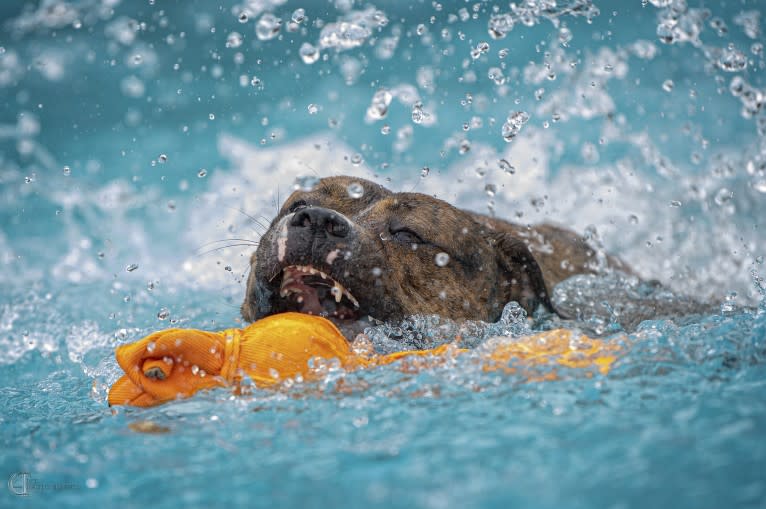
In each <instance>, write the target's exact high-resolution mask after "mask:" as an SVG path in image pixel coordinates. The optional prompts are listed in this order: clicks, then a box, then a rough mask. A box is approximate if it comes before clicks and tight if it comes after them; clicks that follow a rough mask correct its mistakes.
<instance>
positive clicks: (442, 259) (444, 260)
mask: <svg viewBox="0 0 766 509" xmlns="http://www.w3.org/2000/svg"><path fill="white" fill-rule="evenodd" d="M434 263H436V265H438V266H439V267H444V266H446V265H447V264H448V263H449V255H448V254H447V253H445V252H443V251H442V252H440V253H436V256H434Z"/></svg>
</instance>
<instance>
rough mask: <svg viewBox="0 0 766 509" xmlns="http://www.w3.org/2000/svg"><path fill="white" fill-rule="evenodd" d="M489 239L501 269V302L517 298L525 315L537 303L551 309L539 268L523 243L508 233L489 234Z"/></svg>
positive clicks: (533, 308) (528, 313) (530, 311)
mask: <svg viewBox="0 0 766 509" xmlns="http://www.w3.org/2000/svg"><path fill="white" fill-rule="evenodd" d="M491 242H492V245H493V247H494V248H495V254H496V257H497V263H498V265H499V267H500V270H501V278H500V281H498V284H499V286H500V289H499V290H500V291H499V295H501V296H502V298H503V299H505V303H507V302H510V301H516V302H518V303H519V304H520V305H521V307H523V308H524V310H525V311H526V312H527V315H528V316H531V315H532V313H533V312H534V311H535V310H536V309H537V307H538V306H539V305H543V306H545V308H546V309H548V310H549V311H553V310H554V309H553V305H552V304H551V300H550V297H549V295H548V290H547V289H546V287H545V280H544V279H543V271H542V270H541V269H540V265H538V263H537V261H535V258H534V256H532V253H531V252H530V251H529V248H528V247H527V245H526V244H525V243H524V242H523V241H522V240H520V239H518V238H516V237H514V236H512V235H510V234H508V233H495V234H493V235H492V238H491Z"/></svg>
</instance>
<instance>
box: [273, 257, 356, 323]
mask: <svg viewBox="0 0 766 509" xmlns="http://www.w3.org/2000/svg"><path fill="white" fill-rule="evenodd" d="M279 296H280V298H282V299H284V300H285V302H286V303H287V306H288V308H290V309H291V310H294V311H298V312H300V313H306V314H309V315H318V316H324V317H333V318H338V319H341V320H355V319H356V318H357V316H358V314H359V301H357V300H356V298H355V297H354V296H353V295H352V294H351V292H350V291H348V290H347V289H346V288H345V287H344V286H343V285H342V284H340V283H339V282H338V281H336V280H335V279H333V278H332V277H331V276H330V275H328V274H326V273H324V272H322V271H321V270H318V269H315V268H314V267H311V266H310V265H290V266H289V267H285V268H284V269H282V284H281V286H280V288H279Z"/></svg>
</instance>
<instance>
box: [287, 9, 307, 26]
mask: <svg viewBox="0 0 766 509" xmlns="http://www.w3.org/2000/svg"><path fill="white" fill-rule="evenodd" d="M290 19H291V20H293V22H294V23H303V20H304V19H306V11H305V10H304V9H301V8H298V9H295V10H294V11H293V14H292V16H290Z"/></svg>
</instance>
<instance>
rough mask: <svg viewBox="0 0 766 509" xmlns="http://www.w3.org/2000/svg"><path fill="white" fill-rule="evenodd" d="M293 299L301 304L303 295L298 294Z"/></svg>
mask: <svg viewBox="0 0 766 509" xmlns="http://www.w3.org/2000/svg"><path fill="white" fill-rule="evenodd" d="M295 300H296V301H297V302H298V304H303V297H302V296H300V295H298V298H297V299H295Z"/></svg>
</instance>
